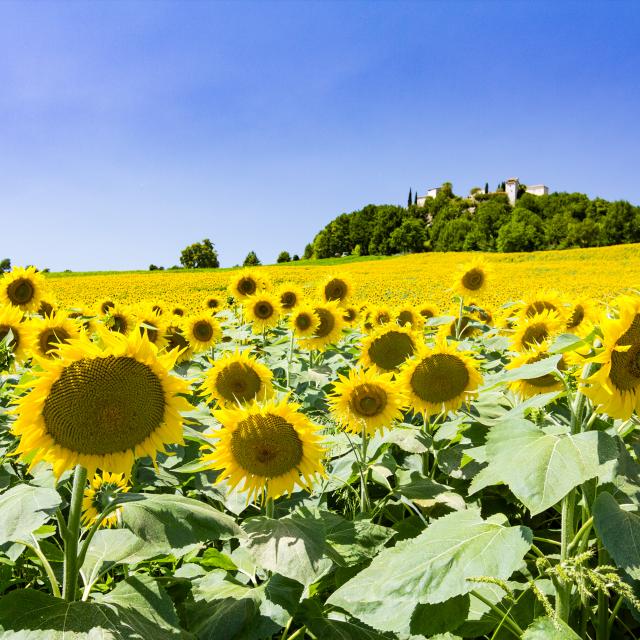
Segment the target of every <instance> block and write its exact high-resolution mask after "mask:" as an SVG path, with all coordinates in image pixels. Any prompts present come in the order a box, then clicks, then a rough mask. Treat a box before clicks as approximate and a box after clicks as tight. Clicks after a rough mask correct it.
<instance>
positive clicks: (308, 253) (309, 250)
mask: <svg viewBox="0 0 640 640" xmlns="http://www.w3.org/2000/svg"><path fill="white" fill-rule="evenodd" d="M302 257H303V258H304V259H305V260H311V258H313V245H312V244H311V243H309V244H308V245H307V246H306V247H305V248H304V253H303V254H302Z"/></svg>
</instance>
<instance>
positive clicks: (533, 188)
mask: <svg viewBox="0 0 640 640" xmlns="http://www.w3.org/2000/svg"><path fill="white" fill-rule="evenodd" d="M519 186H520V181H519V180H518V178H509V179H508V180H507V181H506V182H505V191H506V193H507V197H508V198H509V203H510V204H511V206H512V207H513V206H515V204H516V200H517V199H518V187H519ZM525 191H526V192H527V193H530V194H531V195H532V196H548V195H549V187H547V186H545V185H543V184H532V185H530V186H527V187H525Z"/></svg>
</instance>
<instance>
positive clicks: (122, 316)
mask: <svg viewBox="0 0 640 640" xmlns="http://www.w3.org/2000/svg"><path fill="white" fill-rule="evenodd" d="M104 326H105V327H106V328H107V329H108V330H109V331H111V332H112V333H121V334H122V335H125V336H126V335H127V334H129V333H131V331H133V329H134V328H135V326H136V320H135V318H134V316H133V313H132V311H131V309H130V308H129V307H127V306H125V305H123V304H116V305H114V306H113V307H109V310H108V312H107V315H106V317H105V318H104Z"/></svg>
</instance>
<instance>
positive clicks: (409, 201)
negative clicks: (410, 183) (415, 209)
mask: <svg viewBox="0 0 640 640" xmlns="http://www.w3.org/2000/svg"><path fill="white" fill-rule="evenodd" d="M412 202H413V195H412V193H411V187H409V198H408V199H407V208H409V207H410V206H411V203H412Z"/></svg>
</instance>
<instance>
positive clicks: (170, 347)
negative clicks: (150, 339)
mask: <svg viewBox="0 0 640 640" xmlns="http://www.w3.org/2000/svg"><path fill="white" fill-rule="evenodd" d="M164 339H165V341H166V345H167V346H166V347H165V350H166V351H174V352H175V353H176V354H177V355H176V362H186V361H187V360H190V359H191V356H192V355H193V347H192V346H191V343H190V342H189V340H188V339H187V337H186V336H185V334H184V329H183V328H182V325H181V324H177V323H175V322H173V323H172V324H170V325H168V326H167V330H166V333H165V334H164Z"/></svg>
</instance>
